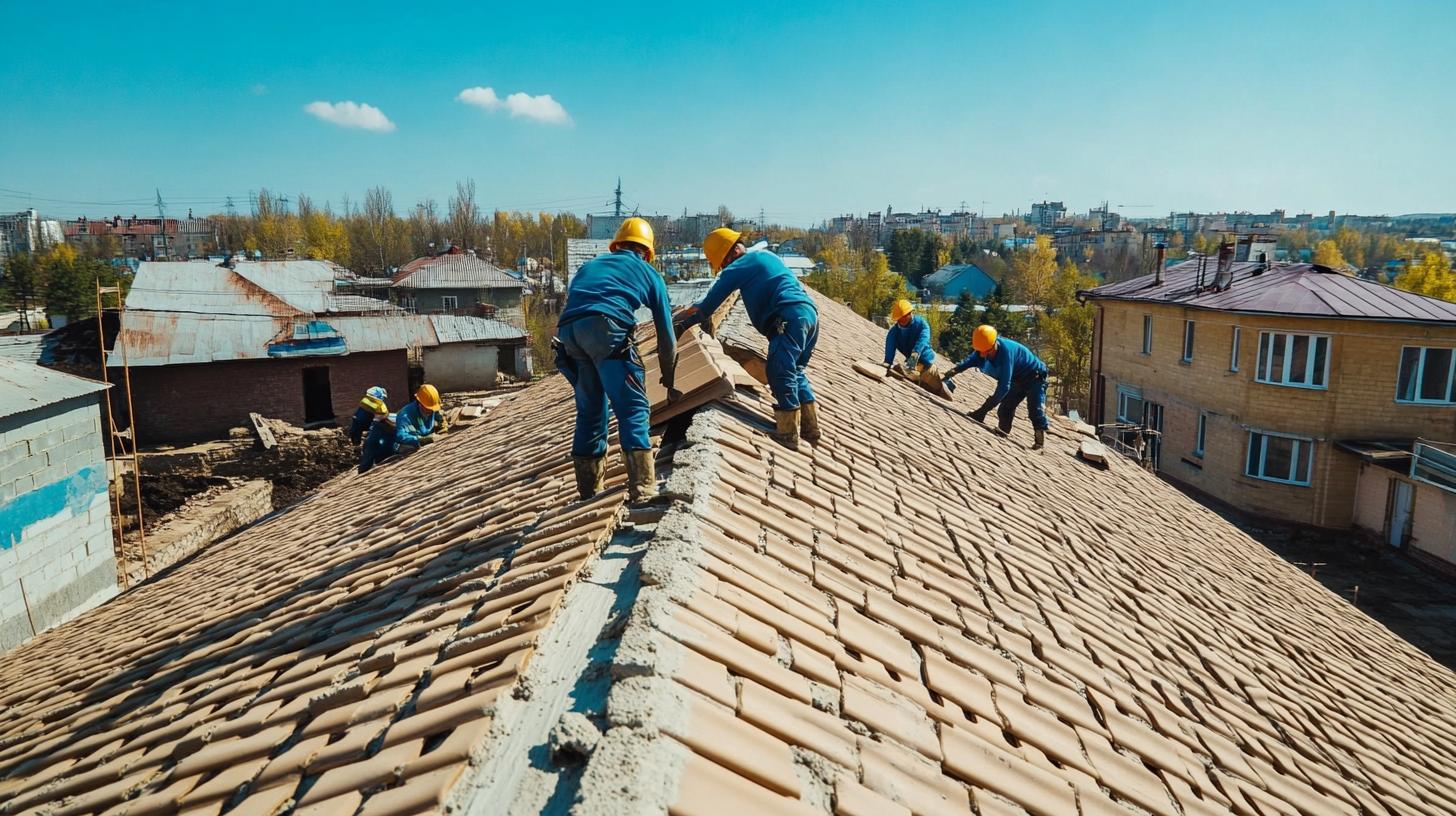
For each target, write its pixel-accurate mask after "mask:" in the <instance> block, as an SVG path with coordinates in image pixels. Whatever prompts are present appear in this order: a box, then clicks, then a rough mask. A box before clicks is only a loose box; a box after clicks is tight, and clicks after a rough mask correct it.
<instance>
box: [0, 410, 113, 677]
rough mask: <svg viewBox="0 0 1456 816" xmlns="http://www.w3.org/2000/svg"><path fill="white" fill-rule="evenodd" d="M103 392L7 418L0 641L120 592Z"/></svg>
mask: <svg viewBox="0 0 1456 816" xmlns="http://www.w3.org/2000/svg"><path fill="white" fill-rule="evenodd" d="M106 482H107V479H106V461H105V458H104V456H103V454H102V452H101V402H100V396H99V395H88V396H85V397H77V398H75V399H69V400H64V401H62V402H59V403H56V404H54V405H48V406H45V407H43V408H37V409H35V410H33V411H25V412H23V413H20V414H15V415H13V416H9V417H4V418H0V651H6V650H9V649H12V648H14V647H16V646H18V645H19V644H21V643H22V642H24V641H25V640H27V639H29V638H30V637H31V636H33V635H34V634H36V633H39V632H43V631H45V630H46V629H49V628H51V627H52V626H55V625H57V624H59V623H62V622H64V621H67V620H69V619H71V618H73V617H75V616H76V615H79V614H80V613H82V612H84V611H86V610H87V609H90V608H92V607H94V606H96V605H97V604H99V603H101V602H103V601H105V600H106V599H108V598H110V597H112V596H113V595H115V594H116V591H117V587H116V556H115V554H114V553H113V551H112V544H111V512H110V505H109V503H108V500H107V493H106Z"/></svg>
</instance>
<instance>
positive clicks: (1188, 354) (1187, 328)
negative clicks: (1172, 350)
mask: <svg viewBox="0 0 1456 816" xmlns="http://www.w3.org/2000/svg"><path fill="white" fill-rule="evenodd" d="M1183 362H1185V363H1191V362H1193V321H1192V320H1185V321H1183Z"/></svg>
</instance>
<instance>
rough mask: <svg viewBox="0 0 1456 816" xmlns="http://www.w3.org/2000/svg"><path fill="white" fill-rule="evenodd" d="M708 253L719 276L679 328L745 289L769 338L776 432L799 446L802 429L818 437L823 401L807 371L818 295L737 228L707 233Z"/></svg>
mask: <svg viewBox="0 0 1456 816" xmlns="http://www.w3.org/2000/svg"><path fill="white" fill-rule="evenodd" d="M703 254H704V255H706V256H707V259H708V265H709V266H711V267H712V268H713V271H714V272H717V273H718V280H717V281H715V282H714V283H713V286H712V288H710V289H709V290H708V293H707V294H706V295H704V296H703V298H702V300H699V301H698V302H697V303H695V304H693V305H692V306H691V307H690V308H689V309H687V311H685V312H684V313H683V314H682V315H680V316H679V318H678V325H679V328H680V329H685V328H686V327H688V326H690V325H692V324H693V323H696V322H698V321H701V320H703V319H705V318H706V317H708V316H710V315H712V314H713V312H715V311H717V309H718V307H719V306H721V305H723V301H724V300H726V299H727V298H728V296H729V295H730V294H732V293H733V292H735V291H738V292H741V293H742V299H743V307H744V309H745V310H747V312H748V319H749V320H750V321H752V323H753V327H754V328H755V329H757V330H758V331H759V333H760V334H762V335H763V336H764V337H767V338H768V366H767V368H768V387H769V390H770V391H772V392H773V397H774V421H775V425H776V426H777V434H776V437H777V438H778V440H779V441H780V442H781V443H783V444H784V445H786V446H788V447H790V448H797V447H798V445H799V436H800V433H801V432H802V434H803V437H804V439H805V440H807V441H809V442H818V441H819V437H820V431H819V405H818V403H817V402H815V400H814V389H813V388H812V387H810V385H809V377H808V376H807V375H806V374H805V373H804V367H805V366H807V365H808V364H809V357H810V356H811V355H813V353H814V344H815V343H817V342H818V340H819V312H818V310H817V309H815V308H814V301H813V300H811V299H810V298H809V293H808V292H805V291H804V287H803V285H801V284H800V283H799V279H798V278H796V277H794V273H793V272H791V271H789V268H788V267H787V266H785V265H784V262H783V261H782V260H780V259H779V256H777V255H775V254H774V253H772V252H769V251H767V250H762V251H756V252H749V251H747V250H746V249H745V248H744V246H743V233H741V232H738V231H737V230H732V229H729V228H727V227H720V228H718V229H715V230H713V231H712V232H711V233H708V237H707V239H706V240H704V241H703ZM801 416H802V419H801ZM801 422H802V425H801Z"/></svg>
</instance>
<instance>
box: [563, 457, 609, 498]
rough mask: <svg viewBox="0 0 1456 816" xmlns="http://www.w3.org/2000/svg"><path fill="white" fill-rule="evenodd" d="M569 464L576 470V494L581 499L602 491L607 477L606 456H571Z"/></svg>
mask: <svg viewBox="0 0 1456 816" xmlns="http://www.w3.org/2000/svg"><path fill="white" fill-rule="evenodd" d="M571 465H572V467H573V468H574V469H575V470H576V494H577V495H578V496H580V497H581V500H582V501H586V500H587V499H590V498H591V497H592V496H595V495H596V494H598V493H600V492H602V485H603V483H604V482H605V481H606V479H607V457H605V456H573V457H571Z"/></svg>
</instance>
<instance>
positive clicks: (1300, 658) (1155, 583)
mask: <svg viewBox="0 0 1456 816" xmlns="http://www.w3.org/2000/svg"><path fill="white" fill-rule="evenodd" d="M820 309H821V312H820V315H821V337H820V343H819V350H818V352H817V353H816V356H815V359H814V361H813V363H812V364H811V366H810V369H811V371H810V376H811V377H812V378H813V379H814V385H815V388H816V392H817V393H818V395H819V399H820V401H821V404H822V406H823V407H822V411H821V416H822V420H823V423H824V426H825V438H824V439H823V440H822V442H821V443H820V444H819V445H817V446H810V445H804V446H803V447H802V448H801V450H800V451H798V452H790V451H788V450H785V449H784V448H782V447H780V446H778V445H777V444H775V443H774V442H772V441H771V440H770V439H769V438H768V436H767V432H768V430H769V429H771V427H772V413H771V410H770V409H771V405H770V403H769V402H768V397H767V395H766V392H765V391H763V390H762V389H760V390H759V391H757V392H754V391H751V390H747V389H743V388H739V389H738V390H737V391H735V392H733V394H732V395H731V396H729V395H723V396H716V397H702V396H701V395H704V394H708V393H717V392H718V389H717V386H715V385H714V382H715V381H717V380H722V379H728V380H730V381H732V380H734V378H735V377H737V376H738V373H735V372H732V371H731V370H730V369H731V366H730V365H727V364H725V363H723V358H722V357H721V356H720V354H721V352H719V351H717V350H716V348H715V346H714V345H713V344H712V342H711V341H709V340H706V339H703V338H701V337H700V336H699V335H698V334H697V332H696V331H694V332H692V333H690V334H689V335H688V336H686V337H685V339H684V347H683V348H684V357H685V360H687V359H696V360H698V361H699V362H698V363H695V364H693V365H690V366H687V367H686V368H685V369H684V371H685V372H687V371H692V372H696V373H694V374H692V376H688V377H686V379H682V380H680V382H681V383H682V384H680V386H679V387H680V388H683V389H684V390H685V391H686V392H688V393H689V394H690V395H692V394H697V395H699V398H694V399H689V400H686V401H685V402H686V403H687V405H686V406H679V407H680V408H681V411H680V412H679V414H678V416H677V417H676V419H675V421H674V422H669V423H667V426H668V428H667V433H668V436H669V437H674V438H673V439H672V444H671V445H670V446H669V450H667V451H665V452H664V453H663V454H662V455H661V456H659V467H660V468H661V472H662V474H663V475H664V476H665V478H666V483H665V492H666V493H668V494H669V495H670V496H671V497H673V501H672V502H671V504H670V505H667V506H663V507H658V508H656V509H651V508H648V509H637V510H632V511H630V512H629V511H625V510H624V509H623V508H622V506H621V503H622V490H621V485H622V481H623V473H622V470H621V468H620V465H618V464H617V462H616V459H615V457H614V458H613V460H612V469H611V470H610V471H609V488H610V489H609V492H608V493H606V494H604V495H603V496H601V497H599V498H598V499H596V500H594V501H592V502H589V503H584V504H583V503H574V502H573V501H572V493H573V488H572V485H571V473H570V464H569V460H568V459H567V447H566V446H567V440H568V438H569V435H570V433H569V428H570V423H571V416H572V407H571V397H570V392H569V389H567V388H566V387H565V385H564V383H562V382H561V381H560V380H559V379H556V378H553V379H551V380H549V381H547V382H546V383H542V384H540V385H537V386H535V387H533V388H531V389H527V390H526V391H524V392H521V393H520V394H519V395H517V396H515V397H513V398H512V399H511V401H509V402H507V403H506V404H504V405H502V406H501V408H500V409H498V410H495V411H492V412H491V413H490V414H489V415H488V416H487V418H486V419H485V420H483V421H482V422H481V423H480V424H478V425H475V426H472V427H471V428H469V429H467V430H465V431H464V432H462V433H460V434H458V435H456V436H453V437H451V438H447V439H446V440H444V441H442V442H440V443H439V444H437V445H434V446H431V447H430V448H427V449H426V450H425V452H423V453H421V454H420V455H418V456H415V457H412V458H410V459H407V460H405V461H404V462H402V463H400V464H397V465H391V466H388V467H385V468H382V469H380V470H378V471H376V472H374V473H372V474H370V475H369V476H366V477H363V478H359V477H353V476H346V477H343V478H341V479H339V480H336V481H335V482H332V483H330V484H329V485H327V486H326V487H325V488H324V489H323V490H321V491H320V492H319V493H318V494H316V495H315V496H313V497H312V498H310V499H309V500H307V501H305V502H303V503H301V504H300V505H297V506H295V507H294V508H291V509H290V510H288V511H286V512H284V513H282V514H280V515H278V516H275V517H273V518H272V519H269V520H267V521H265V522H263V523H261V524H260V525H258V526H256V527H254V528H251V529H249V530H248V531H245V532H244V533H242V534H240V535H238V536H236V537H234V538H232V539H230V540H229V541H227V542H225V543H223V544H221V545H218V546H215V547H213V548H212V549H210V550H207V551H205V552H203V553H201V554H200V555H199V556H198V557H196V558H194V559H192V560H191V561H188V562H186V563H184V564H181V565H179V566H178V567H176V568H174V569H173V570H172V571H171V572H169V573H168V574H166V575H164V576H161V577H159V578H157V579H155V580H153V581H151V582H149V583H146V584H143V585H141V586H139V587H137V588H134V589H133V590H131V591H130V592H128V593H126V594H125V595H123V596H122V597H120V598H119V599H117V600H116V601H113V602H111V603H109V604H107V605H106V606H103V607H102V608H100V609H98V610H95V611H93V612H91V613H88V614H86V615H83V616H82V617H81V618H79V619H77V620H75V621H73V622H71V623H69V624H66V625H63V626H61V627H59V628H57V629H56V630H53V631H52V632H49V633H46V634H44V635H42V636H41V637H39V638H37V639H35V640H34V641H32V642H31V643H29V644H27V645H25V646H22V647H21V648H20V649H18V650H16V651H14V652H12V653H10V654H8V655H5V656H4V657H0V689H3V691H0V813H14V812H23V811H28V810H37V811H41V812H49V813H88V812H92V813H100V812H112V813H117V814H127V813H131V814H136V813H153V812H163V811H168V812H170V811H172V810H176V809H179V808H180V809H191V808H194V807H195V808H198V809H204V808H205V809H207V810H209V811H210V812H220V811H223V812H231V811H237V810H238V809H240V808H242V809H245V811H246V812H252V811H261V812H265V813H282V812H288V811H290V810H291V809H298V810H302V809H303V808H305V807H307V806H311V805H318V806H319V809H320V812H328V813H356V812H357V813H421V812H438V811H441V810H442V809H444V808H446V807H449V808H452V809H454V810H455V812H459V811H462V810H465V811H472V812H473V811H474V810H476V809H481V810H484V809H486V808H487V807H489V808H490V809H492V810H494V811H500V812H506V811H510V812H559V810H558V809H559V808H564V807H566V806H568V805H573V804H574V806H575V810H574V811H573V812H576V813H581V814H595V813H603V812H670V813H674V814H709V813H713V814H721V813H799V814H812V813H828V812H834V813H842V814H853V813H874V814H890V813H917V814H918V813H940V812H945V813H965V812H968V811H969V810H970V809H971V808H972V807H974V808H975V809H976V811H977V812H979V813H981V814H1001V813H1025V812H1030V813H1045V814H1063V813H1078V812H1080V813H1082V814H1093V813H1095V814H1104V813H1105V814H1117V813H1158V814H1164V813H1166V814H1204V813H1225V812H1237V813H1249V814H1265V813H1291V814H1292V813H1426V814H1439V813H1449V812H1452V811H1453V810H1456V798H1453V793H1452V790H1451V785H1450V780H1451V779H1452V778H1456V749H1453V748H1452V745H1453V744H1456V675H1453V673H1452V672H1450V671H1449V670H1447V669H1445V668H1444V667H1441V666H1439V665H1438V664H1436V663H1435V662H1434V661H1432V660H1430V659H1429V658H1428V657H1426V656H1425V655H1423V654H1421V653H1420V652H1419V651H1417V650H1416V649H1414V648H1412V647H1410V646H1409V645H1407V644H1406V643H1404V642H1403V641H1401V640H1400V639H1399V638H1397V637H1395V636H1394V635H1393V634H1391V633H1390V632H1389V631H1387V630H1386V629H1384V628H1383V627H1381V626H1380V625H1379V624H1377V623H1376V622H1374V621H1373V620H1371V619H1370V618H1368V617H1367V616H1365V615H1364V614H1363V613H1361V612H1360V611H1358V610H1356V609H1354V608H1353V607H1351V606H1349V605H1348V604H1346V603H1344V602H1343V601H1342V600H1340V599H1339V598H1337V597H1335V596H1333V595H1331V594H1330V593H1328V592H1327V591H1325V590H1324V589H1323V588H1322V587H1320V586H1319V585H1318V584H1317V583H1315V582H1314V581H1312V580H1311V579H1309V578H1308V577H1307V576H1305V575H1304V574H1302V573H1300V572H1299V571H1298V570H1295V569H1294V568H1292V567H1290V566H1288V565H1287V564H1285V563H1284V562H1282V561H1281V560H1279V559H1278V558H1276V557H1275V556H1273V555H1272V554H1270V553H1269V552H1268V551H1267V550H1266V549H1264V548H1263V547H1261V546H1260V545H1259V544H1257V542H1254V541H1253V540H1252V539H1249V538H1248V537H1246V536H1244V535H1243V534H1242V533H1240V532H1239V531H1237V530H1236V529H1235V528H1233V527H1232V526H1230V525H1228V524H1227V523H1226V522H1224V521H1223V520H1222V519H1220V518H1219V517H1218V516H1217V515H1215V514H1213V513H1212V512H1210V511H1208V510H1206V509H1204V508H1202V507H1200V506H1198V505H1196V504H1194V503H1193V502H1191V501H1190V500H1188V499H1187V498H1186V497H1184V496H1182V495H1181V494H1180V493H1178V492H1177V491H1176V490H1173V489H1171V488H1170V487H1168V486H1167V485H1166V484H1164V483H1162V482H1161V481H1159V480H1157V479H1156V478H1155V477H1153V476H1151V475H1149V474H1147V473H1146V472H1144V471H1142V470H1140V469H1138V468H1136V467H1134V466H1132V465H1131V464H1127V463H1123V462H1121V461H1114V462H1113V463H1112V466H1111V467H1110V469H1108V470H1105V471H1102V470H1093V469H1091V468H1089V467H1087V466H1086V465H1085V464H1083V463H1082V462H1080V461H1079V460H1078V459H1076V458H1075V456H1074V454H1073V451H1074V450H1075V447H1076V444H1077V436H1076V434H1075V433H1074V432H1073V431H1072V430H1071V428H1070V426H1069V425H1062V424H1058V425H1057V426H1056V427H1054V429H1053V432H1052V434H1051V436H1050V438H1049V440H1048V446H1047V449H1046V450H1045V451H1042V452H1039V453H1033V452H1030V451H1028V450H1027V447H1028V445H1029V442H1030V432H1029V430H1028V429H1026V428H1025V427H1020V426H1019V427H1018V428H1017V429H1016V430H1015V431H1014V432H1013V434H1012V436H1011V437H1010V438H1009V439H1002V438H998V437H995V436H993V435H991V434H990V433H988V432H987V431H986V430H985V429H984V428H981V427H979V426H976V425H974V424H973V423H971V422H970V421H969V420H967V419H965V418H964V416H962V415H960V414H957V413H956V412H955V411H954V410H953V408H952V406H951V405H950V404H947V403H945V402H943V401H939V400H937V399H935V398H933V397H930V396H929V395H926V394H923V393H922V392H920V391H918V390H916V389H915V388H914V387H912V386H910V385H908V384H905V383H900V382H897V381H894V380H888V379H887V380H883V381H875V380H872V379H869V378H866V377H864V376H862V375H860V374H858V373H856V372H854V371H853V370H852V367H851V364H852V362H853V361H854V360H856V359H859V358H862V357H865V356H866V355H867V354H871V353H872V352H874V350H876V349H878V348H880V347H881V344H882V342H883V334H882V330H880V329H878V328H875V327H873V326H871V325H870V324H868V323H867V322H865V321H863V320H860V319H859V318H857V317H855V316H853V315H852V314H850V313H849V312H848V311H847V310H846V309H844V308H843V307H841V306H839V305H836V304H833V303H829V302H827V301H825V300H823V299H820ZM732 324H733V318H732V316H731V315H730V317H729V320H728V321H727V323H725V324H724V325H725V326H730V325H732ZM647 333H648V334H650V331H649V332H647ZM650 345H651V343H650V338H644V342H643V346H644V348H648V347H650ZM695 345H697V346H698V347H697V348H696V349H695V348H694V346H695ZM648 363H649V367H650V368H651V369H652V370H649V371H648V375H647V378H648V381H649V383H651V382H653V381H655V380H656V377H657V374H656V371H655V366H653V365H652V361H651V359H650V355H649V356H648ZM988 387H989V386H988V384H987V383H982V382H979V381H977V380H976V379H974V378H966V379H965V381H964V383H963V386H962V390H963V391H967V392H970V393H971V399H972V400H974V399H975V397H976V396H977V395H978V394H984V393H985V391H986V390H987V389H988ZM704 400H706V401H704ZM674 405H676V403H674ZM654 407H655V409H656V410H655V415H657V416H658V418H659V419H661V418H663V416H665V414H664V412H663V409H665V408H666V407H667V406H666V405H664V404H663V403H661V401H660V400H659V401H658V402H657V404H655V406H654ZM239 812H243V811H239Z"/></svg>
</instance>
